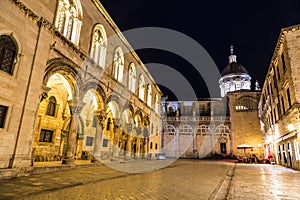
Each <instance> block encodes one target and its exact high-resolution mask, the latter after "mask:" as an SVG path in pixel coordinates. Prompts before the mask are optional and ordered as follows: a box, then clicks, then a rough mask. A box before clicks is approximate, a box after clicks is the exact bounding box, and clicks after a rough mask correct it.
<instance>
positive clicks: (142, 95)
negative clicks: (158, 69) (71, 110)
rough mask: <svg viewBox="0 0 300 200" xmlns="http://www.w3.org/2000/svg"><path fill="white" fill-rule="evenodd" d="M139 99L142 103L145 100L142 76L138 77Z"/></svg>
mask: <svg viewBox="0 0 300 200" xmlns="http://www.w3.org/2000/svg"><path fill="white" fill-rule="evenodd" d="M139 98H140V99H141V100H142V101H144V100H145V78H144V75H143V74H141V75H140V77H139Z"/></svg>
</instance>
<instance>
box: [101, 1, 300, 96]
mask: <svg viewBox="0 0 300 200" xmlns="http://www.w3.org/2000/svg"><path fill="white" fill-rule="evenodd" d="M100 2H101V3H102V4H103V6H104V7H105V8H106V10H107V11H108V13H109V14H110V15H111V17H112V18H113V20H114V21H115V23H116V24H117V26H118V27H119V28H120V30H121V31H126V30H129V29H134V28H139V27H163V28H169V29H173V30H176V31H179V32H181V33H184V34H186V35H188V36H189V37H191V38H193V39H194V40H196V41H197V42H198V43H199V44H200V45H202V46H203V47H204V48H205V50H206V51H207V52H208V53H209V55H210V56H211V57H212V59H213V61H214V62H215V64H216V65H217V67H218V69H219V70H220V71H222V70H223V69H224V68H225V66H226V65H227V64H228V56H229V46H230V45H231V44H233V45H234V53H235V54H236V55H237V61H238V62H239V63H240V64H242V65H243V66H245V67H246V69H247V70H248V72H249V74H250V76H251V77H252V87H254V82H255V80H258V81H259V82H260V83H261V86H262V84H263V81H264V78H265V76H266V72H267V69H268V66H269V64H270V60H271V57H272V55H273V52H274V49H275V45H276V42H277V39H278V36H279V33H280V30H281V28H284V27H288V26H292V25H296V24H300V1H299V0H286V1H283V0H251V1H250V0H246V1H241V0H232V1H230V0H228V1H222V0H209V1H208V0H206V1H202V0H190V1H178V0H176V1H175V0H160V1H155V0H100ZM129 42H130V43H131V41H129ZM137 53H138V55H139V57H140V58H141V60H142V61H143V62H144V64H146V66H147V63H161V64H164V65H168V66H170V67H172V68H174V69H176V70H178V71H179V72H180V73H181V74H183V75H184V76H185V77H186V79H188V80H189V82H190V84H191V85H192V86H193V88H194V90H195V91H196V94H197V97H198V98H204V97H209V96H208V92H207V88H206V85H205V83H204V81H203V80H202V78H201V75H200V74H199V73H197V71H195V70H194V69H193V66H192V65H190V64H189V63H188V62H187V61H186V60H184V59H182V58H181V57H179V56H178V55H175V54H173V53H170V52H167V51H162V50H157V49H143V50H137ZM150 73H151V70H150ZM154 79H155V77H154ZM174 84H178V83H176V80H174ZM160 88H161V90H162V92H163V93H164V95H168V96H169V99H171V100H172V99H176V98H175V97H174V96H173V95H172V91H170V90H168V88H166V87H163V86H160ZM186 99H189V97H186Z"/></svg>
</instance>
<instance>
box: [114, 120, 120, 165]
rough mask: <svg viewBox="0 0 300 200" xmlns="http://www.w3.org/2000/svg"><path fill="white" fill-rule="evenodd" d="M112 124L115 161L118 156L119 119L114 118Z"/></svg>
mask: <svg viewBox="0 0 300 200" xmlns="http://www.w3.org/2000/svg"><path fill="white" fill-rule="evenodd" d="M113 124H114V139H113V159H114V160H117V159H118V156H119V133H120V119H119V118H114V119H113Z"/></svg>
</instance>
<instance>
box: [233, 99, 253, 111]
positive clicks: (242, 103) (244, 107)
mask: <svg viewBox="0 0 300 200" xmlns="http://www.w3.org/2000/svg"><path fill="white" fill-rule="evenodd" d="M257 109H258V106H257V103H256V102H255V100H254V99H252V98H251V97H242V98H240V99H238V100H237V102H236V104H235V111H237V112H246V111H255V110H257Z"/></svg>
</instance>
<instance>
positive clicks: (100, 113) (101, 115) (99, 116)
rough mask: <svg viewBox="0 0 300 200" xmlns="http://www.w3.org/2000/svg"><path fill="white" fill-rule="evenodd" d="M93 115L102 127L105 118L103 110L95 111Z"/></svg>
mask: <svg viewBox="0 0 300 200" xmlns="http://www.w3.org/2000/svg"><path fill="white" fill-rule="evenodd" d="M94 114H95V116H96V117H97V120H98V123H99V125H101V126H102V125H103V123H104V121H105V119H106V117H107V114H106V111H105V110H96V111H95V113H94Z"/></svg>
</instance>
